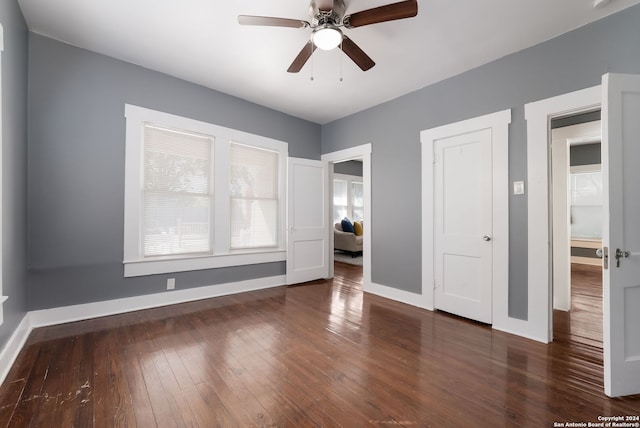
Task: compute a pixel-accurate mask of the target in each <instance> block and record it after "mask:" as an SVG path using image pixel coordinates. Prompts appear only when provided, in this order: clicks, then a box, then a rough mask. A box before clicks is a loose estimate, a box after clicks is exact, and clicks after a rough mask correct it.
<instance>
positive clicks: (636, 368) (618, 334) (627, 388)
mask: <svg viewBox="0 0 640 428" xmlns="http://www.w3.org/2000/svg"><path fill="white" fill-rule="evenodd" d="M602 90H603V94H602V168H603V181H604V183H603V187H604V189H603V195H604V201H603V202H604V219H603V228H604V230H603V239H602V241H603V246H604V247H605V248H606V249H607V250H608V256H609V257H608V268H607V269H605V270H603V318H604V337H603V348H604V387H605V393H606V394H607V395H609V396H611V397H616V396H621V395H631V394H638V393H640V192H639V188H640V168H638V161H639V160H640V76H637V75H622V74H606V75H604V77H603V79H602Z"/></svg>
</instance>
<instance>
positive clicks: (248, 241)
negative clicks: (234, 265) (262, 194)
mask: <svg viewBox="0 0 640 428" xmlns="http://www.w3.org/2000/svg"><path fill="white" fill-rule="evenodd" d="M277 231H278V200H277V199H232V200H231V248H256V247H274V246H277V245H278V235H277Z"/></svg>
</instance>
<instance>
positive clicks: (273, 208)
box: [230, 143, 280, 249]
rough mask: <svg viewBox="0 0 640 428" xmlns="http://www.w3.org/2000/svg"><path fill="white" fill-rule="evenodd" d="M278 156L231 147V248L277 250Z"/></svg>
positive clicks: (248, 148) (277, 154)
mask: <svg viewBox="0 0 640 428" xmlns="http://www.w3.org/2000/svg"><path fill="white" fill-rule="evenodd" d="M278 165H279V153H278V152H275V151H272V150H267V149H261V148H256V147H250V146H245V145H242V144H238V143H231V177H230V196H231V248H232V249H242V248H266V247H276V246H278V235H279V233H278V215H279V213H278V207H279V205H280V204H279V191H278V189H279V182H278Z"/></svg>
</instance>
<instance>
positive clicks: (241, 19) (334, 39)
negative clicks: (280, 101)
mask: <svg viewBox="0 0 640 428" xmlns="http://www.w3.org/2000/svg"><path fill="white" fill-rule="evenodd" d="M417 14H418V1H417V0H406V1H401V2H398V3H391V4H387V5H385V6H379V7H374V8H372V9H366V10H363V11H360V12H355V13H352V14H350V15H345V4H344V0H311V4H310V6H309V15H310V16H311V22H309V21H304V20H299V19H289V18H275V17H270V16H252V15H239V16H238V23H240V24H241V25H261V26H269V27H291V28H310V29H311V30H312V33H311V38H310V40H309V41H308V42H307V43H306V44H305V45H304V47H303V48H302V50H301V51H300V53H299V54H298V56H296V58H295V59H294V60H293V62H292V63H291V65H290V66H289V69H288V70H287V71H288V72H289V73H297V72H299V71H300V70H301V69H302V67H303V66H304V65H305V63H306V62H307V60H308V59H309V58H310V57H311V55H312V54H313V52H314V51H315V49H316V48H320V49H323V50H331V49H335V48H337V47H339V48H340V49H342V51H343V52H344V53H345V54H346V55H347V56H348V57H349V58H351V60H353V62H355V63H356V65H357V66H358V67H360V68H361V69H362V71H367V70H369V69H370V68H371V67H373V66H374V65H376V63H375V62H373V60H372V59H371V58H370V57H369V55H367V54H366V53H364V51H363V50H362V49H360V47H358V45H356V44H355V42H353V40H351V39H350V38H349V37H347V36H346V35H344V33H343V30H342V28H347V29H349V28H356V27H363V26H365V25H371V24H377V23H380V22H386V21H393V20H396V19H404V18H411V17H414V16H416V15H417Z"/></svg>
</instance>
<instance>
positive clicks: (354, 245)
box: [333, 223, 362, 257]
mask: <svg viewBox="0 0 640 428" xmlns="http://www.w3.org/2000/svg"><path fill="white" fill-rule="evenodd" d="M333 248H334V249H335V250H341V251H346V252H348V253H351V256H352V257H355V256H356V255H358V254H361V253H362V236H357V235H356V234H355V233H351V232H345V231H344V230H342V224H341V223H336V224H335V225H334V229H333Z"/></svg>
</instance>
